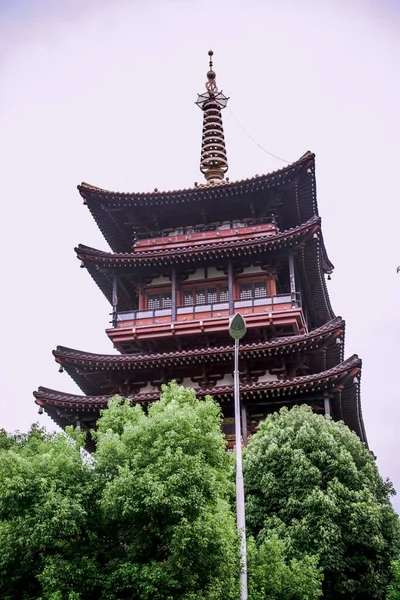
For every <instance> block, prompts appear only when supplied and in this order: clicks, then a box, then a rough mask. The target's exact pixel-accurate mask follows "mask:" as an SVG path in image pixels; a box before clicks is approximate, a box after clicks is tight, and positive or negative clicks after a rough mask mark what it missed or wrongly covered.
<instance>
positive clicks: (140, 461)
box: [0, 384, 239, 600]
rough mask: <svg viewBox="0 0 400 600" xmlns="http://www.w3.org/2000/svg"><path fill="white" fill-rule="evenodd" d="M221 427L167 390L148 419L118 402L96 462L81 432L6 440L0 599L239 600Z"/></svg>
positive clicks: (107, 418) (181, 392)
mask: <svg viewBox="0 0 400 600" xmlns="http://www.w3.org/2000/svg"><path fill="white" fill-rule="evenodd" d="M220 419H221V414H220V408H219V407H218V406H217V404H215V403H214V402H213V401H212V400H211V398H207V399H206V400H205V401H201V402H199V401H198V400H196V398H195V394H194V392H193V391H191V390H185V389H183V388H180V387H178V386H177V385H176V384H171V386H168V387H165V388H164V393H163V397H162V399H161V400H160V402H157V403H155V404H154V405H153V406H152V407H150V408H149V411H148V413H145V412H144V411H143V410H142V408H141V407H140V406H136V407H134V408H132V407H130V406H129V404H128V403H123V402H122V400H121V399H118V398H117V399H115V400H113V401H112V402H111V403H110V406H109V409H108V410H107V411H104V414H103V416H102V417H101V419H100V420H99V424H98V431H97V433H96V434H95V437H96V442H97V451H96V453H95V455H94V457H93V459H92V460H88V459H84V457H83V456H82V452H81V451H80V447H81V446H82V444H83V436H82V434H81V433H80V432H79V431H72V430H70V431H68V436H67V435H65V434H54V435H47V434H46V433H45V432H44V431H42V430H40V429H38V428H37V427H33V428H32V430H31V431H30V432H29V434H27V435H26V436H23V435H16V436H7V435H6V434H5V433H3V434H2V435H0V547H1V553H0V597H1V598H4V599H5V600H11V599H12V600H18V599H24V600H25V599H31V598H32V599H33V598H35V599H39V598H40V599H42V600H64V599H68V600H79V599H82V600H86V599H87V600H91V599H92V598H93V599H94V598H96V599H104V600H106V599H107V600H113V599H117V598H118V599H123V598H129V599H135V598H138V599H139V598H140V599H141V600H147V599H149V600H150V599H152V600H158V599H160V600H161V599H162V600H167V599H172V598H174V599H175V598H179V599H182V600H200V599H206V598H207V599H210V600H219V599H222V598H224V599H228V600H229V599H232V600H233V599H235V600H236V599H237V597H238V583H237V582H238V564H239V562H238V541H237V535H236V528H235V519H234V514H233V512H232V507H231V497H232V492H233V484H232V470H233V463H232V457H231V456H230V455H229V454H228V453H226V452H225V443H224V440H223V437H222V435H221V432H220Z"/></svg>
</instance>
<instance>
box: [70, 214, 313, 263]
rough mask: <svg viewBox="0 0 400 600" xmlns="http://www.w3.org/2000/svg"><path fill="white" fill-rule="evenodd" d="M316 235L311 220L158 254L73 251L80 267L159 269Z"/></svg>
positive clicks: (280, 245)
mask: <svg viewBox="0 0 400 600" xmlns="http://www.w3.org/2000/svg"><path fill="white" fill-rule="evenodd" d="M317 231H320V219H319V217H317V216H314V217H312V218H311V219H309V220H308V221H306V222H305V223H302V224H301V225H299V226H297V227H293V228H292V229H288V230H286V231H283V232H280V233H277V234H272V235H271V234H267V235H264V236H256V237H249V238H246V239H233V240H228V241H224V240H221V241H219V240H214V241H212V242H207V243H202V244H196V245H194V244H190V241H189V242H188V245H187V246H184V247H176V246H175V247H173V246H170V247H168V246H167V245H166V246H165V248H163V249H160V250H146V251H141V252H140V251H139V252H138V251H135V252H119V253H118V252H117V253H112V252H104V251H102V250H97V249H95V248H90V247H89V246H84V245H83V244H79V246H78V247H77V248H75V252H76V254H77V257H78V258H79V259H80V260H81V261H82V263H83V265H84V266H89V265H90V264H97V265H99V266H101V267H108V268H112V269H119V268H140V267H148V266H150V267H152V266H156V267H158V266H159V265H165V266H169V265H174V264H181V263H182V262H196V261H198V260H199V258H200V259H201V258H203V259H204V258H212V259H226V258H232V257H235V256H241V255H244V254H246V252H247V251H248V252H251V253H253V254H256V253H258V252H260V250H263V251H265V250H268V251H270V250H272V251H274V250H279V249H281V248H291V247H293V246H296V245H298V244H299V243H300V242H301V241H303V240H304V238H305V237H306V236H308V235H312V234H314V233H316V232H317Z"/></svg>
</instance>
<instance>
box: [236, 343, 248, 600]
mask: <svg viewBox="0 0 400 600" xmlns="http://www.w3.org/2000/svg"><path fill="white" fill-rule="evenodd" d="M234 368H235V370H234V372H233V379H234V399H235V443H236V518H237V528H238V533H239V537H240V562H241V565H240V567H241V568H240V600H247V560H246V521H245V514H244V485H243V468H242V444H241V426H240V396H239V340H238V339H236V340H235V367H234Z"/></svg>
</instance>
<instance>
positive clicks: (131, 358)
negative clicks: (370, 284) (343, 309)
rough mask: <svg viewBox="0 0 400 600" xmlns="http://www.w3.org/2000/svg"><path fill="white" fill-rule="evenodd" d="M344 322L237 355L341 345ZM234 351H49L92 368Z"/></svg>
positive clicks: (191, 360)
mask: <svg viewBox="0 0 400 600" xmlns="http://www.w3.org/2000/svg"><path fill="white" fill-rule="evenodd" d="M344 330H345V322H344V320H343V319H342V318H341V317H336V318H335V319H333V320H332V321H329V322H328V323H325V324H324V325H322V326H321V327H318V328H317V329H314V330H312V331H310V332H308V333H303V334H300V335H293V336H286V337H280V338H276V339H275V340H271V341H262V342H254V343H251V344H245V343H243V344H240V347H239V351H240V355H241V356H243V357H244V358H247V357H253V356H254V357H259V356H278V355H281V354H286V353H289V352H303V351H304V350H307V349H317V348H320V347H321V346H325V345H326V344H329V343H330V342H331V341H335V345H339V344H336V340H340V341H341V344H340V345H341V346H343V345H344ZM233 351H234V346H233V345H224V346H215V347H210V346H207V347H206V348H194V349H191V350H176V351H174V352H154V353H141V354H95V353H91V352H84V351H80V350H75V349H73V348H66V347H65V346H57V348H56V350H53V355H54V358H55V360H56V361H57V362H58V363H59V364H61V365H62V366H63V367H64V368H68V367H71V368H79V369H87V370H89V371H95V370H97V369H101V370H103V369H110V370H119V369H121V368H122V369H125V368H126V369H128V370H130V369H141V368H142V367H143V365H144V364H146V363H151V364H152V365H154V364H155V363H156V364H157V365H158V366H160V367H162V366H174V365H175V364H182V362H184V363H185V364H188V365H190V364H198V363H203V362H207V361H208V360H209V358H210V357H213V358H216V359H218V360H225V359H227V358H231V356H232V354H233Z"/></svg>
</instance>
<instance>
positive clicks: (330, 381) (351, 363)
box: [34, 355, 366, 441]
mask: <svg viewBox="0 0 400 600" xmlns="http://www.w3.org/2000/svg"><path fill="white" fill-rule="evenodd" d="M360 373H361V360H360V359H359V358H358V356H357V355H354V356H352V357H351V358H349V359H348V360H346V361H344V362H342V363H340V364H339V365H336V366H335V367H333V368H332V369H329V370H327V371H324V372H322V373H316V374H313V375H304V376H301V377H294V378H292V379H287V380H280V381H269V382H250V383H246V382H243V383H241V396H242V398H243V399H244V400H247V401H249V400H255V401H256V402H257V399H260V397H262V396H264V398H265V395H267V400H273V399H274V398H277V397H279V398H283V397H290V398H291V400H294V399H296V398H298V397H301V396H304V395H310V394H313V393H316V392H317V393H320V392H321V391H323V390H330V391H332V392H334V393H335V394H340V405H339V406H337V405H334V406H333V409H334V413H335V416H336V418H339V419H343V420H344V421H345V423H346V424H347V425H348V426H349V427H350V428H351V429H353V430H354V431H355V432H356V433H357V435H358V436H359V437H360V438H361V439H362V440H363V441H366V437H365V430H364V425H363V422H362V415H361V405H360V398H359V391H358V388H359V378H360ZM352 386H353V387H354V386H355V387H356V391H351V389H350V388H351V387H352ZM196 394H197V396H198V397H204V396H206V395H211V396H213V397H214V398H215V399H218V400H219V401H220V402H224V401H226V400H231V399H232V395H233V386H232V385H225V386H213V387H209V388H198V389H196ZM159 395H160V393H159V392H156V391H154V392H148V393H139V394H134V395H132V396H129V398H130V400H132V402H134V403H141V404H147V403H149V402H154V401H155V400H157V399H158V398H159ZM34 396H35V399H36V403H37V404H38V405H40V406H42V407H43V408H44V409H45V410H46V412H49V413H50V414H51V416H52V418H53V419H54V420H56V419H58V421H57V420H56V422H57V423H58V424H60V425H62V426H65V425H68V424H74V423H75V422H76V419H77V414H79V415H81V413H82V414H83V418H85V413H86V415H87V417H88V418H89V419H92V420H95V419H96V418H98V416H99V414H100V410H102V409H104V408H106V407H107V403H108V401H109V400H110V398H111V397H112V396H79V395H75V394H63V393H62V392H58V391H56V390H51V389H48V388H43V387H40V388H39V389H38V391H37V392H34ZM335 402H336V404H337V401H335ZM349 405H351V406H349ZM336 411H337V412H336Z"/></svg>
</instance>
